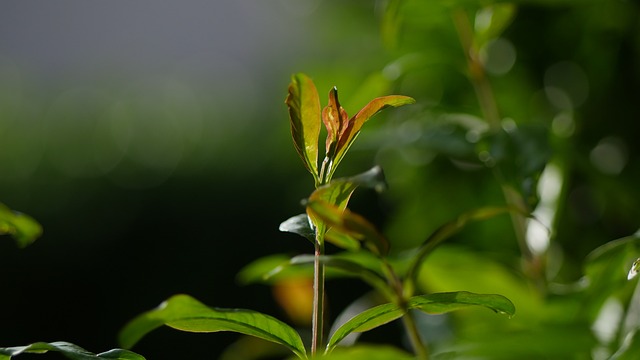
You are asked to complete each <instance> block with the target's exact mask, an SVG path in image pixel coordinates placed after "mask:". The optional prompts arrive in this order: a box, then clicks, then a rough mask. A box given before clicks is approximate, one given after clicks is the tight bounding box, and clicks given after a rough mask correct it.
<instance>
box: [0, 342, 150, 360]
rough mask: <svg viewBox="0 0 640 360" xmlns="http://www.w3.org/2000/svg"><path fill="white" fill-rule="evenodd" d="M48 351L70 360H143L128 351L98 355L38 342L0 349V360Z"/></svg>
mask: <svg viewBox="0 0 640 360" xmlns="http://www.w3.org/2000/svg"><path fill="white" fill-rule="evenodd" d="M49 351H53V352H59V353H61V354H62V355H64V356H65V357H67V358H69V359H72V360H104V359H112V360H144V357H143V356H142V355H138V354H136V353H134V352H132V351H129V350H123V349H113V350H109V351H107V352H103V353H100V354H94V353H91V352H89V351H87V350H85V349H83V348H81V347H79V346H77V345H74V344H71V343H68V342H64V341H57V342H52V343H45V342H38V343H34V344H31V345H27V346H16V347H9V348H0V360H9V359H11V358H12V357H13V356H17V355H20V354H44V353H47V352H49Z"/></svg>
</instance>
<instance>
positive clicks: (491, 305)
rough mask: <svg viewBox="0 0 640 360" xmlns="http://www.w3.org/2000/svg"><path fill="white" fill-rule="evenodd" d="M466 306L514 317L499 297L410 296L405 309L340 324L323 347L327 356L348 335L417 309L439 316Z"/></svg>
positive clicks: (383, 309)
mask: <svg viewBox="0 0 640 360" xmlns="http://www.w3.org/2000/svg"><path fill="white" fill-rule="evenodd" d="M469 306H483V307H486V308H488V309H490V310H493V311H494V312H496V313H500V314H505V315H508V316H509V317H511V316H513V314H515V306H514V305H513V303H512V302H511V301H509V299H507V298H505V297H504V296H502V295H494V294H474V293H471V292H467V291H459V292H449V293H435V294H429V295H419V296H414V297H412V298H411V299H409V301H408V302H407V307H406V309H402V308H401V307H400V306H398V305H396V304H392V303H389V304H383V305H378V306H375V307H373V308H371V309H368V310H365V311H363V312H362V313H360V314H358V315H356V316H354V317H353V318H352V319H351V320H349V321H347V322H346V323H344V324H343V325H342V326H341V327H340V328H338V330H336V332H335V333H334V334H333V336H332V337H331V339H329V343H328V344H327V350H326V351H327V352H331V350H333V348H334V347H335V346H336V345H337V344H338V343H339V342H340V341H341V340H342V339H344V338H345V337H346V336H347V335H349V334H350V333H352V332H364V331H368V330H371V329H374V328H376V327H378V326H381V325H384V324H387V323H389V322H391V321H393V320H396V319H398V318H400V317H401V316H402V315H404V313H405V311H406V310H412V309H417V310H420V311H423V312H425V313H428V314H442V313H446V312H451V311H455V310H459V309H463V308H467V307H469Z"/></svg>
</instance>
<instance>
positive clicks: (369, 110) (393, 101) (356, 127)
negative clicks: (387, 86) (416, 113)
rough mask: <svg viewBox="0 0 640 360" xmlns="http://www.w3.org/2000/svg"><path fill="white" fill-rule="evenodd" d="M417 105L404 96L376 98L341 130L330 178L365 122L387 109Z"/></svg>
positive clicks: (411, 99)
mask: <svg viewBox="0 0 640 360" xmlns="http://www.w3.org/2000/svg"><path fill="white" fill-rule="evenodd" d="M413 103H415V100H414V99H413V98H411V97H408V96H402V95H389V96H383V97H379V98H375V99H373V100H371V101H370V102H369V103H368V104H367V105H365V106H364V107H363V108H362V109H361V110H360V111H359V112H358V113H357V114H355V115H354V116H353V117H352V118H351V119H349V122H348V123H347V126H346V127H345V128H344V129H342V130H341V133H340V138H339V139H338V144H337V148H336V154H335V159H334V160H333V166H332V168H331V173H330V176H329V178H331V174H333V172H334V171H335V169H336V168H337V167H338V164H339V163H340V161H341V160H342V158H343V157H344V155H345V154H346V152H347V151H348V150H349V148H350V147H351V144H353V141H354V140H355V139H356V137H357V136H358V134H359V133H360V129H361V128H362V125H364V123H365V122H367V121H368V120H369V119H370V118H372V117H373V116H374V115H375V114H377V113H378V112H380V111H381V110H383V109H384V108H387V107H390V106H391V107H398V106H402V105H408V104H413Z"/></svg>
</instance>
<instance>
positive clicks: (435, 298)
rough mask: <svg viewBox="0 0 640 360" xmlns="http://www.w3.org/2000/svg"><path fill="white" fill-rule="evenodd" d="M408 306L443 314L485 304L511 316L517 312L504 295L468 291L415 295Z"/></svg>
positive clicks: (430, 312)
mask: <svg viewBox="0 0 640 360" xmlns="http://www.w3.org/2000/svg"><path fill="white" fill-rule="evenodd" d="M408 306H409V308H410V309H418V310H420V311H423V312H425V313H427V314H442V313H447V312H451V311H454V310H459V309H463V308H466V307H469V306H483V307H486V308H488V309H490V310H493V311H494V312H496V313H498V314H503V315H507V316H509V317H511V316H513V315H514V314H515V313H516V308H515V306H514V305H513V303H512V302H511V301H510V300H509V299H507V298H506V297H504V296H502V295H497V294H475V293H472V292H468V291H457V292H446V293H435V294H429V295H419V296H414V297H412V298H411V299H410V300H409V305H408Z"/></svg>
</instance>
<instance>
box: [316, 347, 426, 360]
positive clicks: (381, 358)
mask: <svg viewBox="0 0 640 360" xmlns="http://www.w3.org/2000/svg"><path fill="white" fill-rule="evenodd" d="M318 359H319V360H390V359H393V360H414V359H415V356H414V355H412V354H409V353H407V352H406V351H403V350H400V349H399V348H397V347H394V346H390V345H355V346H350V347H348V348H340V349H336V350H335V351H333V352H332V353H331V354H325V355H323V356H320V357H319V358H318Z"/></svg>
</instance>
